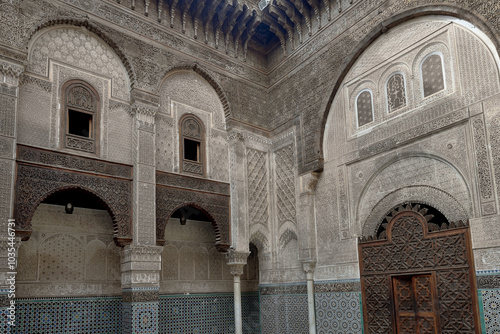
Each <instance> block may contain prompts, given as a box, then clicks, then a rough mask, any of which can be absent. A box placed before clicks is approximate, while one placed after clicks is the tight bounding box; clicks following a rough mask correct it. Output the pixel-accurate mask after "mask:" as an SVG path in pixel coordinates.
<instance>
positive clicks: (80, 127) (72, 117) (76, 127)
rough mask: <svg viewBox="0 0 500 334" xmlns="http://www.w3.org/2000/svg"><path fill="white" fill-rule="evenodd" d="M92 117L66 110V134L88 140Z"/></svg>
mask: <svg viewBox="0 0 500 334" xmlns="http://www.w3.org/2000/svg"><path fill="white" fill-rule="evenodd" d="M91 129H92V115H90V114H87V113H83V112H79V111H76V110H71V109H70V110H68V133H69V134H72V135H76V136H81V137H86V138H90V137H91V135H92V133H91Z"/></svg>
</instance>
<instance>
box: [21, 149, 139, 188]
mask: <svg viewBox="0 0 500 334" xmlns="http://www.w3.org/2000/svg"><path fill="white" fill-rule="evenodd" d="M17 161H18V162H27V163H32V164H37V165H43V166H49V167H57V168H63V169H68V170H73V171H82V172H91V173H95V174H100V175H108V176H113V177H118V178H123V179H127V180H132V174H133V171H132V170H133V168H132V166H129V165H123V164H117V163H113V162H107V161H103V160H97V159H93V158H86V157H81V156H76V155H72V154H68V153H61V152H57V151H50V150H46V149H40V148H35V147H31V146H25V145H17Z"/></svg>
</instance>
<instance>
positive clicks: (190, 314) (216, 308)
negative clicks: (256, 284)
mask: <svg viewBox="0 0 500 334" xmlns="http://www.w3.org/2000/svg"><path fill="white" fill-rule="evenodd" d="M241 304H242V318H243V333H245V334H259V333H260V324H259V295H258V294H257V293H243V294H242V296H241ZM158 332H159V333H160V334H193V333H197V334H198V333H199V334H205V333H206V334H208V333H210V334H212V333H213V334H230V333H234V298H233V295H232V294H208V295H171V296H160V314H159V331H158Z"/></svg>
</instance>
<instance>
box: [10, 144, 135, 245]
mask: <svg viewBox="0 0 500 334" xmlns="http://www.w3.org/2000/svg"><path fill="white" fill-rule="evenodd" d="M17 156H18V162H17V173H16V194H15V208H14V217H15V219H16V235H18V236H19V237H21V238H22V239H23V240H28V239H29V237H30V235H31V231H32V227H31V219H32V218H33V214H34V213H35V210H36V209H37V207H38V205H39V204H40V203H41V202H42V201H43V200H45V199H46V198H48V197H49V196H50V195H52V194H54V193H56V192H59V191H63V190H69V189H82V190H84V191H87V192H89V193H91V194H93V195H95V196H96V197H97V198H99V200H100V201H101V202H102V203H103V204H104V206H105V207H106V209H107V210H108V212H109V214H110V216H111V219H112V221H113V225H114V239H115V243H116V244H117V245H119V246H124V245H126V244H129V243H131V241H132V212H131V208H132V181H131V175H132V167H131V166H126V165H120V164H114V163H108V162H105V161H100V160H97V159H91V158H85V157H79V156H73V155H70V154H65V153H60V152H54V151H49V150H42V149H37V148H32V147H28V146H21V145H18V155H17Z"/></svg>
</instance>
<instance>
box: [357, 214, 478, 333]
mask: <svg viewBox="0 0 500 334" xmlns="http://www.w3.org/2000/svg"><path fill="white" fill-rule="evenodd" d="M419 211H420V212H419ZM427 218H429V217H426V216H425V212H424V211H423V210H420V206H418V205H416V206H415V207H412V206H411V205H408V206H407V207H406V208H401V209H400V211H399V212H397V211H396V212H394V213H393V217H392V219H390V221H389V223H388V225H387V230H386V231H387V235H386V236H385V237H383V238H381V239H377V237H376V236H375V237H369V238H368V239H367V238H363V239H360V240H359V244H358V251H359V252H358V255H359V266H360V277H361V290H362V304H363V323H364V330H365V331H364V332H365V334H373V333H383V334H388V333H394V334H395V333H398V331H397V321H396V308H395V307H396V306H395V299H394V289H393V277H397V276H405V275H406V276H413V275H419V274H429V273H432V275H435V277H436V289H437V303H438V305H437V310H436V313H437V316H438V318H439V319H438V320H437V323H436V324H437V326H438V329H437V330H436V333H441V332H443V333H453V332H454V333H463V334H466V333H467V334H480V333H481V325H480V319H479V307H478V296H477V288H476V277H475V270H474V258H473V254H472V243H471V236H470V231H469V226H468V224H467V223H466V224H463V223H461V222H459V223H458V224H455V223H450V224H449V225H448V224H444V225H443V226H442V228H441V229H439V230H437V231H432V232H430V231H429V225H428V223H427ZM439 326H440V328H439Z"/></svg>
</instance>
